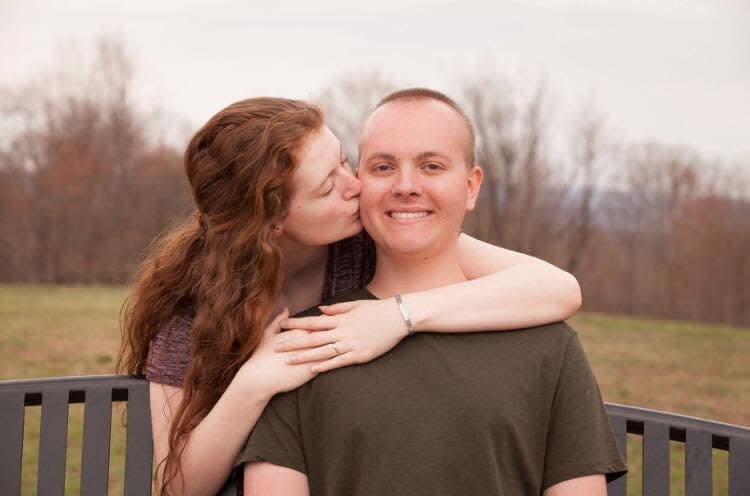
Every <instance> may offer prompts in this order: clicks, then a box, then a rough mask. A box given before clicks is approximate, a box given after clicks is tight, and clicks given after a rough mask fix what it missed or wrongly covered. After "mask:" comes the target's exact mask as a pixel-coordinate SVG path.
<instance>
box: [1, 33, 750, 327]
mask: <svg viewBox="0 0 750 496" xmlns="http://www.w3.org/2000/svg"><path fill="white" fill-rule="evenodd" d="M132 72H133V71H132V68H131V66H130V63H129V61H128V59H127V57H126V56H125V55H124V54H123V51H122V48H121V47H120V46H119V45H118V44H117V43H108V42H102V43H101V44H100V45H99V48H98V51H97V56H96V59H95V61H94V63H93V64H91V66H90V69H89V70H88V71H86V72H85V74H84V75H83V77H80V78H78V79H77V80H76V81H72V82H71V81H68V80H65V81H60V80H56V81H55V82H54V84H42V85H28V86H25V87H23V88H14V89H12V91H11V90H8V89H6V90H5V91H3V93H2V95H0V103H1V107H0V111H1V112H2V119H3V128H4V129H3V135H2V142H1V143H0V280H2V281H8V282H33V283H117V284H121V283H125V282H127V281H128V279H129V277H130V276H131V274H132V272H133V270H134V268H135V267H136V265H137V263H138V261H139V260H140V258H141V257H142V256H143V253H144V252H145V250H146V249H147V247H148V245H149V243H150V242H151V241H152V240H153V239H154V237H155V236H157V235H158V234H159V233H160V232H161V231H163V230H164V229H166V228H168V227H169V226H171V225H174V224H175V223H177V222H179V221H181V220H182V219H183V218H184V217H186V216H187V215H190V214H191V206H190V205H191V202H190V196H189V190H188V188H187V183H186V180H185V178H184V175H183V171H182V163H181V160H182V151H183V150H182V149H181V147H178V146H175V145H171V144H168V143H167V142H165V141H164V140H162V139H160V138H159V137H160V136H163V135H165V134H167V133H166V131H165V130H164V129H157V128H156V127H157V124H155V123H154V122H155V121H154V120H153V119H152V118H151V116H150V115H147V114H146V113H144V112H143V111H140V110H138V106H137V105H135V103H134V102H133V99H132V95H131V90H132ZM48 83H49V81H48ZM394 87H395V86H394V85H393V84H392V83H390V82H389V81H387V80H385V79H384V78H382V77H379V76H378V75H377V74H368V75H363V76H360V77H357V78H345V79H341V80H339V81H337V82H335V83H333V84H331V85H330V86H329V87H328V88H326V89H325V90H324V91H323V92H321V94H320V103H322V104H323V106H324V107H325V108H326V111H327V115H328V120H329V124H330V125H331V127H332V128H333V129H334V131H335V132H336V133H337V134H338V135H339V137H341V139H342V141H343V142H344V143H345V146H346V148H347V151H348V152H349V154H350V156H351V157H352V158H354V157H356V136H357V133H358V130H359V126H360V124H361V122H362V120H363V119H364V117H365V116H366V115H367V114H368V112H369V111H370V109H371V108H372V106H373V104H374V103H375V102H376V101H377V100H378V99H379V98H380V97H382V96H383V95H385V94H386V93H387V92H388V91H390V90H391V89H394ZM520 88H521V86H520V85H514V84H513V82H512V81H508V80H499V79H484V80H473V81H469V80H466V81H463V82H462V83H461V84H460V88H458V89H457V90H455V91H451V93H452V94H454V95H455V96H457V97H459V99H460V100H461V102H462V103H463V104H464V105H465V108H466V110H467V112H469V114H470V116H471V117H472V120H473V122H474V124H475V127H476V132H477V139H478V143H477V145H478V147H477V157H478V161H479V163H480V164H481V165H482V166H483V167H484V169H485V184H484V186H483V192H482V195H481V197H480V198H481V200H480V204H479V206H478V208H477V210H476V212H475V213H473V214H472V215H471V216H470V217H469V219H468V220H467V224H466V231H468V232H469V233H472V234H474V235H476V236H478V237H480V238H481V239H484V240H486V241H489V242H492V243H495V244H498V245H501V246H504V247H507V248H511V249H516V250H520V251H523V252H525V253H530V254H533V255H535V256H538V257H540V258H543V259H545V260H548V261H550V262H552V263H555V264H556V265H558V266H560V267H563V268H565V269H566V270H569V271H571V272H572V273H573V274H575V275H576V277H578V280H579V281H580V282H581V285H582V286H583V291H584V306H585V308H586V309H588V310H599V311H608V312H619V313H628V314H645V315H654V316H660V317H676V318H687V319H699V320H709V321H716V322H724V323H729V324H736V325H747V324H750V289H749V288H748V284H747V282H748V281H750V201H748V198H750V188H749V187H748V179H749V178H748V168H750V164H744V165H745V168H744V169H743V168H740V167H735V168H734V169H730V168H728V167H727V166H726V165H725V164H720V163H715V162H712V161H708V160H705V159H703V158H701V157H700V156H699V155H698V154H697V153H695V152H694V151H692V150H690V149H688V148H685V147H672V146H666V145H663V144H659V143H623V142H621V141H618V140H617V137H616V133H615V132H613V131H612V130H611V129H609V128H608V127H607V126H606V123H605V120H604V118H603V117H602V116H601V114H600V113H598V112H597V110H596V109H595V108H594V107H593V106H592V105H590V104H587V105H583V106H582V108H581V110H580V111H579V113H578V115H577V116H576V117H575V118H573V119H570V121H569V122H560V121H561V119H558V118H555V115H554V113H553V112H552V111H551V110H550V109H551V107H552V105H551V104H552V103H554V102H551V99H550V98H548V97H547V95H546V92H545V87H544V85H542V84H525V85H524V86H523V88H524V89H525V91H523V92H522V91H521V89H520ZM217 110H219V109H217Z"/></svg>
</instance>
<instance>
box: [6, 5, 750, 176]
mask: <svg viewBox="0 0 750 496" xmlns="http://www.w3.org/2000/svg"><path fill="white" fill-rule="evenodd" d="M103 34H110V35H116V36H117V37H119V38H121V39H122V40H123V41H124V42H125V44H126V47H127V49H128V52H129V53H130V55H131V56H132V58H133V60H134V61H135V64H136V84H137V94H138V98H139V100H140V101H142V103H143V104H144V105H148V104H150V103H154V104H158V105H159V106H161V107H162V108H164V109H166V110H167V111H169V112H171V113H173V114H176V115H179V116H184V117H185V118H186V119H187V120H188V122H190V123H191V125H193V126H195V127H197V126H199V125H200V124H202V123H203V122H204V121H205V120H206V119H207V118H208V117H210V116H211V115H212V114H214V113H215V112H216V111H218V110H219V109H220V108H222V107H223V106H225V105H226V104H228V103H231V102H232V101H235V100H238V99H241V98H246V97H248V96H253V95H259V94H267V95H277V96H293V97H300V98H309V97H312V96H313V95H315V94H316V93H317V92H318V91H319V90H320V89H321V88H322V87H324V86H325V85H326V84H327V83H330V82H331V81H333V80H334V79H336V78H337V77H339V76H342V75H344V74H352V73H357V72H358V71H372V70H377V71H379V72H380V73H381V74H383V75H384V76H386V77H389V78H392V79H395V80H396V81H397V82H398V83H402V84H404V85H429V86H433V87H436V88H438V89H447V90H450V88H451V87H452V86H451V84H452V83H453V82H455V81H456V80H457V78H459V77H460V76H461V75H463V74H479V73H481V72H482V71H487V70H491V71H493V72H497V73H500V74H510V75H511V76H512V77H513V81H515V82H516V83H522V82H523V81H525V80H527V78H528V80H534V79H538V78H539V77H540V76H544V77H545V78H546V80H547V81H548V82H549V83H550V85H551V87H552V89H553V93H554V96H555V99H556V101H557V103H558V105H557V106H558V107H563V109H568V110H570V109H573V108H574V107H575V106H576V105H578V104H580V103H582V102H583V101H585V100H586V98H588V97H589V96H590V95H595V100H596V102H597V104H598V107H599V109H600V110H601V112H602V113H603V114H604V115H605V116H606V117H607V120H608V122H609V123H610V124H611V125H613V126H614V127H615V129H617V130H618V131H620V132H622V133H623V135H624V137H625V138H626V139H628V140H642V139H655V140H658V141H661V142H664V143H669V144H686V145H689V146H692V147H694V148H695V149H697V150H698V151H699V152H701V153H702V154H704V155H705V156H707V157H713V158H723V159H727V160H730V161H734V160H743V161H745V163H746V164H747V167H750V1H748V0H679V1H666V0H651V1H647V0H596V1H583V0H579V1H574V0H544V1H542V0H527V1H509V0H496V1H487V2H477V1H468V0H467V1H462V2H458V1H426V0H395V1H394V0H377V1H371V2H354V1H351V0H347V1H343V0H321V1H318V2H315V1H313V0H308V1H305V2H301V1H298V2H292V1H283V0H282V1H276V2H255V1H244V2H242V1H228V0H225V1H212V2H209V1H205V2H198V1H195V0H180V1H175V0H151V1H149V2H145V1H142V0H131V1H129V2H124V1H122V0H117V1H115V0H90V1H82V0H66V1H55V0H49V1H47V2H41V1H36V0H0V85H13V84H17V83H21V82H23V81H27V80H29V79H30V78H33V77H34V76H35V75H38V74H40V73H41V72H43V71H45V70H46V69H49V68H50V67H52V66H53V65H54V64H55V62H56V61H57V60H59V57H60V53H61V52H60V50H61V47H66V46H70V45H78V46H82V47H88V46H91V45H92V44H93V41H92V40H93V39H95V38H96V37H97V36H100V35H103Z"/></svg>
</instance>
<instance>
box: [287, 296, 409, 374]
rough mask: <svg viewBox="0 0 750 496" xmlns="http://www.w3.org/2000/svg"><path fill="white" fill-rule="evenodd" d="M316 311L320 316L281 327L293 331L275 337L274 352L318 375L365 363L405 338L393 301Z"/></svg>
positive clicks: (355, 304) (328, 307) (342, 304)
mask: <svg viewBox="0 0 750 496" xmlns="http://www.w3.org/2000/svg"><path fill="white" fill-rule="evenodd" d="M320 309H321V310H322V311H323V314H324V315H320V316H317V317H301V318H296V319H287V320H286V321H285V322H282V323H281V327H283V328H285V329H293V330H292V331H288V332H284V333H281V334H280V335H279V338H280V341H279V342H277V343H276V348H275V349H276V351H277V352H284V353H286V354H287V355H288V360H289V363H292V364H301V363H304V364H307V366H308V367H310V365H311V364H312V367H311V368H312V370H313V371H314V372H318V373H319V372H325V371H328V370H332V369H336V368H339V367H344V366H346V365H352V364H355V363H365V362H369V361H370V360H373V359H374V358H377V357H379V356H380V355H382V354H383V353H385V352H387V351H388V350H390V349H391V348H393V347H394V346H396V345H397V344H398V343H399V342H400V341H401V340H402V339H403V338H404V337H406V336H407V334H408V331H407V328H406V323H405V322H404V319H403V317H402V316H401V313H400V312H399V310H398V306H397V305H396V301H395V299H394V298H387V299H385V300H357V301H350V302H345V303H337V304H335V305H329V306H321V307H320ZM304 331H314V332H306V333H305V332H304ZM291 333H295V334H291ZM300 350H302V351H300ZM280 354H281V353H280ZM321 362H322V363H321Z"/></svg>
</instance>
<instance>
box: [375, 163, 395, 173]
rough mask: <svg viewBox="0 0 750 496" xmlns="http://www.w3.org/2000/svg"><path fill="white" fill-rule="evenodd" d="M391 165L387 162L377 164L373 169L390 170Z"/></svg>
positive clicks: (377, 170) (378, 170)
mask: <svg viewBox="0 0 750 496" xmlns="http://www.w3.org/2000/svg"><path fill="white" fill-rule="evenodd" d="M392 168H393V167H391V166H390V165H388V164H377V165H376V166H375V167H373V170H375V171H376V172H386V171H389V170H391V169H392Z"/></svg>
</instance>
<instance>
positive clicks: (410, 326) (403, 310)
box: [396, 294, 416, 336]
mask: <svg viewBox="0 0 750 496" xmlns="http://www.w3.org/2000/svg"><path fill="white" fill-rule="evenodd" d="M396 303H397V304H398V309H399V311H400V312H401V316H402V317H403V318H404V322H406V330H407V331H408V332H409V336H411V335H412V334H414V333H415V332H416V330H415V329H414V324H412V322H411V319H410V318H409V314H408V313H407V312H406V307H405V306H404V301H403V300H402V299H401V295H398V294H397V295H396Z"/></svg>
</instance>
